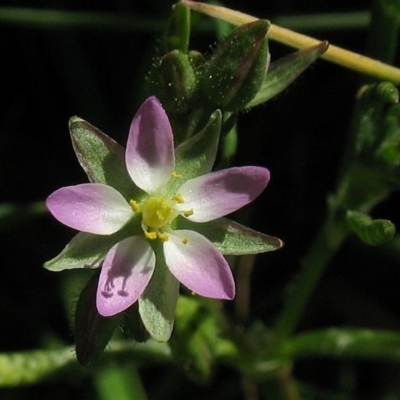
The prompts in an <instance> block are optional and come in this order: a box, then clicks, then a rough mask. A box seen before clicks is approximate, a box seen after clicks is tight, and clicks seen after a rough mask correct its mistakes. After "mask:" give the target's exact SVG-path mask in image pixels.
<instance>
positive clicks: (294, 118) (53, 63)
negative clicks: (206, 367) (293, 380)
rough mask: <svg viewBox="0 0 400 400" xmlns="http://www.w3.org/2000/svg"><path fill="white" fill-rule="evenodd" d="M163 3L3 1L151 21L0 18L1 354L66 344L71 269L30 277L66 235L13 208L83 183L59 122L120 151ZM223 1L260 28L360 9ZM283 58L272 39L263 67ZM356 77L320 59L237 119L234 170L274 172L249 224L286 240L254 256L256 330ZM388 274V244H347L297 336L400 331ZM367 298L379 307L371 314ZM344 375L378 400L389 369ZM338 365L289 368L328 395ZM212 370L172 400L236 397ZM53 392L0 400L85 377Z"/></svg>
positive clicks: (392, 209)
mask: <svg viewBox="0 0 400 400" xmlns="http://www.w3.org/2000/svg"><path fill="white" fill-rule="evenodd" d="M171 4H172V2H168V1H147V2H138V1H129V2H128V1H96V2H94V1H80V2H79V4H78V2H76V4H73V3H71V2H65V1H52V2H50V1H36V2H23V1H19V2H17V1H12V2H11V1H8V2H7V1H3V2H2V5H1V6H13V7H16V6H20V7H34V8H37V9H46V8H51V9H59V10H76V11H79V10H86V11H96V12H97V11H102V12H115V13H119V14H121V15H125V16H127V15H130V14H131V15H134V16H139V17H140V19H143V20H144V21H145V20H146V19H148V20H149V21H152V20H154V19H156V20H158V21H159V22H160V24H159V25H157V24H153V23H151V22H149V24H148V27H147V28H146V27H144V28H143V29H141V30H140V31H136V32H135V31H127V32H126V31H123V30H122V29H121V30H113V29H107V30H101V29H85V28H82V29H78V30H76V29H75V30H74V29H70V28H65V27H64V28H58V27H54V26H52V27H47V28H43V27H37V26H32V25H24V24H11V23H7V22H5V21H3V22H0V39H1V40H0V54H1V62H0V71H1V75H0V77H1V78H0V79H1V80H0V82H1V89H0V94H1V99H2V103H1V104H2V106H1V107H0V138H1V144H0V201H1V202H6V203H12V204H14V205H15V206H18V210H19V212H18V215H19V216H20V217H21V218H19V219H10V220H7V221H6V223H4V224H3V225H2V226H1V228H0V240H1V248H2V252H1V254H2V260H1V264H0V266H1V280H0V351H2V352H4V351H17V350H25V349H33V348H39V347H42V346H44V345H46V344H47V343H48V341H60V342H64V343H72V341H73V338H72V334H71V331H70V328H69V322H68V318H67V317H66V311H65V307H66V306H65V304H69V303H71V302H73V301H74V299H75V298H76V294H77V292H78V291H79V287H77V288H75V289H71V286H69V285H70V283H68V284H67V283H65V282H66V280H68V282H70V280H71V278H67V277H66V276H67V275H69V274H71V276H72V275H73V274H74V272H63V273H59V274H57V273H52V272H48V271H46V270H44V269H43V268H42V264H43V262H44V261H46V260H48V259H50V258H52V257H53V256H55V255H56V254H57V253H58V252H59V251H60V250H61V249H62V248H63V246H64V245H65V244H66V243H67V242H68V240H69V239H70V238H71V237H72V235H73V232H72V231H71V230H69V229H67V228H65V227H63V226H61V224H59V223H57V222H56V221H55V220H53V219H52V218H50V217H49V216H47V215H42V216H41V217H37V218H28V217H25V216H24V213H25V212H26V210H27V207H28V205H29V204H31V203H32V202H36V201H40V200H43V199H45V198H46V196H48V195H49V194H50V193H51V192H52V191H54V190H55V189H57V188H59V187H61V186H65V185H71V184H74V183H78V182H83V181H86V176H85V175H84V173H83V171H82V170H81V169H80V166H79V164H78V163H77V161H76V158H75V155H74V153H73V150H72V147H71V145H70V140H69V134H68V119H69V117H70V116H72V115H78V116H80V117H81V118H84V119H86V120H88V121H89V122H91V123H92V124H93V125H95V126H97V127H99V128H100V129H101V130H103V131H104V132H106V133H107V134H109V135H110V136H112V137H113V138H115V139H116V140H117V141H119V142H120V143H122V144H123V143H124V142H125V140H126V137H127V131H128V127H129V124H130V122H131V118H132V117H133V115H134V113H135V111H136V109H137V107H138V105H139V104H140V102H141V101H142V100H143V94H142V93H143V91H142V89H143V79H144V76H145V74H146V72H147V70H148V68H149V66H150V65H151V57H152V56H154V55H155V54H156V50H155V49H157V38H158V37H159V36H160V34H161V27H162V25H163V23H165V21H166V19H167V17H168V15H169V11H170V7H171ZM225 5H226V6H228V7H232V8H234V9H238V10H240V11H243V12H247V13H249V14H253V15H256V16H259V17H264V18H268V19H270V20H272V22H274V17H277V16H281V15H294V16H296V15H302V14H308V13H333V12H352V11H361V10H367V9H368V8H369V6H370V5H369V4H368V2H365V1H361V0H359V1H352V2H349V1H345V0H341V1H339V0H335V1H333V0H332V1H324V2H321V1H317V0H315V1H305V0H297V1H295V0H284V1H282V0H279V1H277V0H276V1H268V2H257V4H256V2H255V1H245V0H243V1H239V0H232V1H226V2H225ZM0 13H1V8H0ZM159 28H160V29H159ZM306 33H308V34H310V35H314V36H316V37H319V38H321V39H327V40H329V41H330V42H332V43H335V44H337V45H341V46H344V47H346V48H349V49H352V50H355V51H358V52H364V49H365V47H366V41H367V36H368V34H367V30H366V29H343V30H340V31H337V30H330V29H329V27H328V28H327V29H324V30H320V31H310V32H306ZM192 43H193V46H192V47H193V48H195V47H196V48H200V50H203V51H205V52H210V51H211V50H210V49H211V47H210V46H213V45H214V44H215V36H214V35H213V34H212V32H210V33H204V32H199V33H196V31H195V32H194V33H193V42H192ZM289 51H291V50H289V49H287V48H285V47H283V46H281V45H279V44H275V43H271V53H272V59H273V60H275V59H277V58H279V57H280V56H282V55H285V54H287V53H288V52H289ZM363 81H364V78H363V77H361V76H360V75H358V74H357V73H355V72H352V71H348V70H345V69H343V68H340V67H337V66H334V65H332V64H329V63H327V62H325V61H318V62H316V63H315V65H313V66H312V67H311V68H310V69H309V70H308V71H306V72H305V73H304V74H303V75H302V76H301V77H300V78H299V79H298V80H297V81H296V83H295V84H294V85H292V86H291V87H290V88H289V89H288V90H286V91H285V92H284V93H282V94H280V95H279V96H278V97H277V98H275V99H273V100H271V101H270V102H268V103H267V104H265V105H263V106H260V107H258V108H257V109H255V110H253V111H251V112H250V113H243V115H241V116H240V118H239V132H240V137H239V140H240V154H238V158H237V160H236V163H237V164H241V165H246V164H254V165H262V166H266V167H268V168H269V169H270V170H271V175H272V180H271V183H270V185H269V187H268V188H267V190H266V191H265V192H264V193H263V194H262V195H261V196H260V198H259V199H258V200H257V201H256V203H255V208H254V210H253V222H252V224H251V226H252V227H254V228H255V229H258V230H261V231H263V232H266V233H269V234H272V235H275V236H278V237H280V238H282V239H283V240H284V242H285V247H284V249H282V250H280V251H279V252H275V253H269V254H265V255H261V256H259V257H258V259H257V264H256V266H255V270H254V275H253V283H254V284H253V290H252V309H251V313H252V314H251V317H252V319H259V320H262V321H263V322H265V323H267V324H270V323H271V322H273V321H274V319H275V317H276V315H277V314H278V312H279V310H280V308H281V304H282V299H283V295H284V293H285V290H287V288H286V287H287V284H288V283H289V282H290V281H291V279H293V277H294V276H295V275H296V272H297V271H298V268H299V262H300V261H299V260H301V258H302V256H303V255H304V253H305V252H306V250H307V248H308V247H309V246H310V244H311V243H312V240H313V237H314V235H315V233H316V232H317V229H318V227H319V226H320V224H321V223H322V221H323V217H324V213H325V204H326V196H327V194H328V193H329V192H331V191H332V190H334V188H335V178H336V172H337V168H338V165H339V162H340V158H341V152H342V150H343V147H344V144H345V140H346V137H347V135H348V134H349V129H348V128H349V122H350V118H351V113H352V109H353V104H354V98H355V94H356V91H357V89H358V87H359V85H360V84H361V83H362V82H363ZM398 200H399V198H398V196H397V195H394V196H393V197H392V198H391V199H389V200H388V201H387V202H385V204H383V205H382V206H380V207H379V208H378V210H375V213H376V214H378V216H379V217H381V218H387V219H391V220H393V221H394V222H397V221H398V220H399V214H398ZM399 279H400V273H399V269H398V256H397V255H396V254H394V253H392V252H390V251H389V250H388V249H386V248H383V249H370V248H367V247H366V246H365V245H363V244H361V243H360V242H359V241H358V240H357V239H355V238H353V239H350V240H349V241H348V242H347V243H346V244H345V245H344V247H343V249H342V250H341V251H340V253H339V254H337V256H336V257H335V259H334V260H333V262H332V265H330V266H329V268H328V271H327V273H326V274H325V275H324V278H323V280H322V282H321V284H320V286H319V288H318V290H317V291H316V293H315V295H314V297H313V299H312V301H311V303H310V305H309V307H308V309H307V312H306V314H305V316H304V318H303V319H302V325H301V329H302V330H307V329H313V328H320V327H324V326H337V325H338V326H353V327H354V326H360V327H361V326H362V327H372V328H390V329H397V328H399V325H400V320H399V316H400V312H399V308H400V301H399V295H398V289H397V288H398V282H399ZM66 288H68V290H67V289H66ZM66 292H67V293H66ZM65 299H67V300H65ZM370 302H371V303H372V304H373V305H376V306H377V307H378V309H379V310H381V311H380V312H378V313H376V312H369V310H370V308H372V307H369V306H368V305H369V304H370ZM355 368H356V370H357V377H358V379H359V382H362V383H360V384H359V386H360V387H359V388H357V390H356V393H357V396H360V397H359V398H363V399H366V398H378V397H363V396H368V395H371V393H372V396H378V394H377V393H379V391H381V390H383V389H382V387H383V386H384V385H385V383H382V382H381V380H380V378H381V376H380V375H379V374H377V371H382V368H386V369H384V370H385V371H389V368H388V367H387V366H381V365H378V364H376V363H360V365H358V364H356V367H355ZM338 369H339V368H338V364H337V362H333V361H330V360H323V361H318V362H316V361H315V362H307V363H300V364H299V365H298V366H296V368H295V373H296V374H297V376H298V377H300V378H304V379H305V380H306V382H309V383H310V384H311V385H317V386H318V385H319V386H320V387H321V388H322V390H326V391H329V390H334V389H335V388H336V386H337V381H338V379H339V378H338V372H337V371H338ZM390 371H391V372H390V376H393V377H397V376H399V371H398V370H397V369H393V370H392V369H390ZM153 373H154V374H155V375H156V376H162V374H163V371H158V370H155V372H154V371H153V372H151V371H150V372H149V371H148V370H147V371H145V373H144V377H145V380H146V379H147V380H149V378H148V376H151V375H152V374H153ZM220 374H221V376H219V375H217V376H218V378H219V379H216V380H215V381H214V382H213V386H212V388H211V389H207V388H203V389H199V388H197V387H195V386H192V385H191V384H190V383H189V382H187V381H185V380H184V379H183V378H182V377H181V378H180V379H181V380H179V382H180V383H179V384H180V385H181V390H182V392H181V393H186V391H187V393H188V395H190V396H198V397H197V398H203V396H205V395H206V394H207V395H208V396H209V397H210V396H212V394H210V393H209V391H211V393H213V395H214V396H215V397H213V398H219V397H218V396H219V394H221V393H222V392H223V389H222V388H225V390H226V388H227V387H230V388H231V391H232V394H231V395H230V396H229V398H232V399H233V398H240V395H239V394H237V393H238V391H237V390H235V387H236V386H235V385H236V384H237V383H234V382H233V381H232V374H231V375H229V374H226V371H225V372H224V371H222V372H221V373H220ZM372 376H373V377H374V379H373V380H371V377H372ZM147 380H146V382H147ZM375 380H376V381H377V382H378V383H375ZM379 382H380V383H379ZM229 385H230V386H229ZM150 387H152V384H150ZM58 388H59V386H54V385H40V386H37V387H35V388H25V389H15V390H5V391H4V392H3V393H2V394H1V393H0V398H2V399H3V398H4V399H22V398H32V399H36V398H37V399H41V398H52V396H53V395H55V393H57V398H59V399H69V398H72V397H71V396H77V395H78V394H79V395H78V396H79V398H88V399H89V398H94V397H91V396H92V395H93V394H92V392H91V387H90V383H88V382H87V381H86V380H83V381H81V380H80V381H79V382H78V383H77V382H75V383H74V384H71V382H65V383H64V384H62V389H63V391H62V393H63V394H60V392H58ZM151 390H153V391H154V392H156V391H155V390H154V389H150V393H152V391H151ZM225 393H226V392H225ZM233 393H236V396H239V397H235V395H234V394H233ZM374 393H375V394H374ZM46 396H48V397H46ZM85 396H87V397H85ZM154 396H155V397H154V398H158V397H156V395H154ZM150 398H152V397H151V396H150ZM192 398H195V397H192ZM210 398H211V397H210ZM321 398H323V397H321ZM116 400H117V399H116Z"/></svg>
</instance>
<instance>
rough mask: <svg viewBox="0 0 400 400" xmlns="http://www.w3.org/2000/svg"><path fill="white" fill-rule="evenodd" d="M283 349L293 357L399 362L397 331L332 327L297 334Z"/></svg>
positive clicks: (399, 339)
mask: <svg viewBox="0 0 400 400" xmlns="http://www.w3.org/2000/svg"><path fill="white" fill-rule="evenodd" d="M285 349H286V351H287V354H288V355H289V357H291V358H292V357H293V358H294V359H299V358H310V357H313V358H315V357H324V358H325V357H334V358H343V359H344V358H346V359H349V358H352V359H372V360H385V361H395V362H400V333H399V332H394V331H382V330H372V329H336V328H331V329H324V330H319V331H313V332H309V333H303V334H301V335H298V336H297V337H294V338H293V339H292V340H291V341H289V342H288V343H287V345H286V347H285Z"/></svg>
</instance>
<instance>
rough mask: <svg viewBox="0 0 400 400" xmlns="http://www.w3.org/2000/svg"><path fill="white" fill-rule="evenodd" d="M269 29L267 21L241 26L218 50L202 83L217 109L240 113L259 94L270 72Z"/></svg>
mask: <svg viewBox="0 0 400 400" xmlns="http://www.w3.org/2000/svg"><path fill="white" fill-rule="evenodd" d="M269 27H270V22H269V21H266V20H258V21H255V22H251V23H249V24H244V25H241V26H239V27H237V28H236V29H234V31H233V32H232V33H231V34H230V35H229V36H227V37H226V38H225V39H224V40H223V41H222V42H221V43H220V44H219V45H218V46H217V48H216V50H215V52H214V54H213V56H212V58H211V59H210V60H209V61H208V62H207V63H206V65H205V66H204V70H203V73H202V78H201V83H200V87H201V89H202V90H203V92H204V94H205V96H206V98H207V99H208V100H209V101H210V102H211V103H212V104H215V106H216V107H222V108H223V109H224V110H226V111H238V110H241V109H243V108H245V106H246V104H248V103H249V102H250V101H251V100H252V98H253V97H254V96H255V95H256V94H257V92H258V90H259V88H260V86H261V84H262V82H263V80H264V78H265V74H266V70H267V59H268V40H267V38H266V35H267V33H268V30H269Z"/></svg>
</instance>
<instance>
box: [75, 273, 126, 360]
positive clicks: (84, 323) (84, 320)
mask: <svg viewBox="0 0 400 400" xmlns="http://www.w3.org/2000/svg"><path fill="white" fill-rule="evenodd" d="M98 280H99V272H96V273H94V274H93V275H92V277H91V278H90V279H89V281H88V283H87V284H86V286H85V287H84V289H83V290H82V292H81V294H80V296H79V300H78V304H77V306H76V313H75V349H76V357H77V359H78V361H79V363H80V364H82V365H87V364H89V363H91V362H93V361H96V360H97V359H98V358H99V357H100V356H101V355H102V353H103V351H104V349H105V347H106V346H107V343H108V342H109V341H110V339H111V337H112V335H113V334H114V331H115V329H116V328H117V327H118V325H119V324H120V322H121V319H122V313H120V314H117V315H114V316H112V317H103V316H102V315H100V314H99V313H98V311H97V307H96V292H97V284H98Z"/></svg>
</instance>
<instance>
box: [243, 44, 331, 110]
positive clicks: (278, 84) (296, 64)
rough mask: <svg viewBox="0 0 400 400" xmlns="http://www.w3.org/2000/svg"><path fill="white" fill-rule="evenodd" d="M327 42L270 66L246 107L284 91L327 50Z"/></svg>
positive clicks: (291, 55)
mask: <svg viewBox="0 0 400 400" xmlns="http://www.w3.org/2000/svg"><path fill="white" fill-rule="evenodd" d="M328 46H329V45H328V42H321V43H320V44H318V45H316V46H312V47H309V48H307V49H304V50H300V51H297V52H295V53H292V54H289V55H288V56H286V57H283V58H281V59H279V60H277V61H275V62H273V63H272V64H271V66H270V67H269V70H268V72H267V75H266V77H265V78H264V81H263V83H262V85H261V87H260V90H259V91H258V92H257V94H256V95H255V97H254V98H253V99H252V100H251V101H250V102H249V103H248V104H247V105H246V108H251V107H254V106H257V105H259V104H262V103H265V102H266V101H268V100H270V99H272V98H273V97H275V96H276V95H277V94H279V93H280V92H282V91H283V90H285V89H286V88H287V87H288V86H289V85H290V84H291V83H292V82H293V81H294V80H295V79H296V78H297V77H298V76H299V75H300V74H301V73H302V72H303V71H304V70H305V69H307V68H308V67H309V66H310V65H311V64H312V63H313V62H314V61H315V60H316V59H317V58H318V57H320V56H321V55H322V54H323V53H325V51H326V50H327V49H328Z"/></svg>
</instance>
